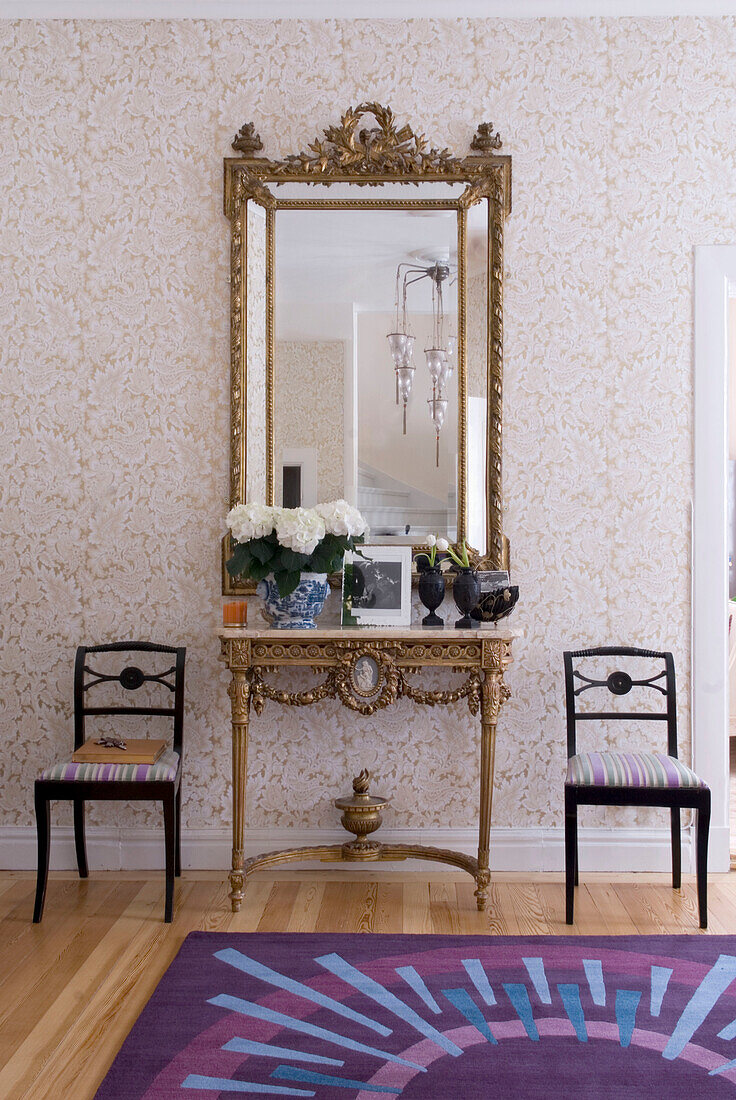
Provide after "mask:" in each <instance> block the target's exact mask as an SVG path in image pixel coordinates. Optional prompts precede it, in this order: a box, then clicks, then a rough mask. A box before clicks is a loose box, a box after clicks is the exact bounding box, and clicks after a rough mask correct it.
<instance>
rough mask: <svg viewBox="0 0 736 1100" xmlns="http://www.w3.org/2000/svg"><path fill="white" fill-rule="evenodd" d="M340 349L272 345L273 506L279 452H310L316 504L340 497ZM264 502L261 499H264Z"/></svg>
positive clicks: (319, 343) (320, 344) (336, 344)
mask: <svg viewBox="0 0 736 1100" xmlns="http://www.w3.org/2000/svg"><path fill="white" fill-rule="evenodd" d="M344 391H345V344H344V343H343V341H342V340H277V341H276V345H275V348H274V453H275V456H276V486H275V490H276V498H275V499H276V503H277V504H281V501H282V492H281V490H282V483H281V480H280V476H281V475H280V472H279V471H280V470H281V467H282V466H283V451H284V448H285V447H299V448H308V449H310V450H313V451H314V452H315V461H316V466H317V500H316V501H315V503H319V502H320V501H326V500H339V499H340V498H341V497H344V496H345V450H344V448H345V430H344V425H343V395H344ZM264 499H265V498H264Z"/></svg>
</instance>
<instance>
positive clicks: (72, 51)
mask: <svg viewBox="0 0 736 1100" xmlns="http://www.w3.org/2000/svg"><path fill="white" fill-rule="evenodd" d="M735 52H736V21H735V20H734V19H731V18H713V19H691V18H678V19H648V20H636V19H622V20H606V19H550V20H543V19H536V20H492V21H481V20H457V21H434V20H421V21H412V22H404V21H386V22H376V23H373V22H364V23H362V24H361V23H357V24H356V23H354V22H335V21H326V22H299V21H287V22H269V21H257V22H238V21H216V22H215V21H213V22H207V21H181V22H166V21H152V22H145V21H141V22H137V21H123V22H92V21H90V22H86V21H78V22H77V21H59V22H33V21H30V20H29V21H21V22H4V23H2V24H0V104H1V105H2V106H0V147H1V148H2V150H3V153H2V157H0V203H1V204H2V210H1V213H0V265H1V266H0V301H1V303H2V307H1V308H0V317H1V318H2V332H3V335H2V344H1V345H0V346H1V351H0V356H1V357H2V382H1V385H2V416H0V435H1V436H2V445H3V455H4V462H5V476H4V478H3V481H2V492H3V500H2V511H1V513H0V522H1V523H2V542H1V543H0V547H1V549H0V554H1V555H2V569H0V624H1V626H0V629H1V631H2V649H1V650H0V663H1V665H2V692H1V693H0V695H1V702H0V785H1V787H2V791H3V797H2V800H0V823H3V824H30V823H31V821H32V800H31V792H32V781H33V778H34V775H35V773H36V770H37V768H38V767H39V765H42V764H47V763H49V762H50V761H51V760H52V759H53V758H54V757H55V756H56V755H57V754H58V753H59V752H61V751H63V750H65V749H66V748H67V747H68V745H69V743H70V737H71V727H70V717H71V669H72V660H73V654H74V647H75V645H76V644H77V643H78V642H79V641H80V640H82V639H86V640H88V641H89V642H98V641H102V640H105V639H111V638H117V637H123V636H126V635H128V636H134V637H151V638H157V639H168V640H176V641H178V642H181V643H185V644H186V645H187V646H188V647H189V659H188V686H187V741H188V763H187V771H188V774H189V776H190V778H189V780H188V782H187V785H186V796H185V802H184V809H183V814H184V822H185V825H188V826H190V827H198V828H202V827H206V826H212V827H225V826H227V824H228V822H229V807H228V799H229V788H228V785H227V783H226V780H225V777H226V776H227V775H228V772H229V751H228V742H229V730H228V700H227V696H226V694H225V687H226V680H227V677H226V673H225V670H224V669H223V667H222V666H221V665H220V664H219V663H218V660H217V647H216V645H215V642H214V640H213V632H214V629H215V627H216V624H217V621H218V614H219V571H218V548H219V540H220V536H221V534H222V531H223V519H224V514H225V510H226V504H227V491H228V489H227V486H228V481H227V473H228V471H227V458H228V455H227V437H228V385H229V382H228V372H229V362H228V309H229V287H228V284H227V275H228V266H229V247H228V226H227V223H226V221H225V219H224V217H223V215H222V157H223V155H225V154H227V153H229V152H230V149H229V144H230V140H231V139H232V136H233V134H234V133H235V131H236V130H237V129H238V128H239V127H240V125H241V124H242V123H243V121H245V120H246V119H252V120H254V121H255V123H256V126H257V128H258V130H259V131H260V133H261V136H262V138H263V140H264V143H265V146H266V151H267V153H268V154H269V155H271V156H277V155H283V154H285V153H288V152H293V151H296V150H298V149H300V148H303V147H304V146H305V145H306V144H307V143H308V142H309V141H311V140H312V139H313V137H314V136H315V135H316V133H317V132H318V131H319V130H321V128H322V127H323V126H324V125H327V124H329V123H331V122H334V121H336V120H337V116H338V114H339V111H340V109H341V108H342V107H343V106H347V105H348V104H355V103H357V102H360V101H361V100H365V99H377V100H379V101H382V102H384V103H390V104H391V105H392V107H393V108H394V110H395V112H396V114H397V116H398V117H399V118H400V119H407V120H409V121H410V122H411V123H412V124H413V125H414V126H415V128H417V129H419V130H421V131H424V132H425V133H426V134H427V135H428V136H429V137H430V138H431V139H432V141H433V143H435V144H437V145H439V146H441V147H442V146H445V145H447V146H449V147H450V148H451V149H452V150H454V151H456V152H458V153H461V152H462V151H463V150H466V149H467V148H468V142H469V141H470V138H471V136H472V134H473V132H474V130H475V126H476V124H477V123H478V122H479V121H481V120H488V121H491V120H492V121H493V123H494V124H495V125H496V126H497V127H498V128H499V129H500V130H501V132H502V135H503V138H504V149H505V150H506V151H508V152H510V153H511V154H513V158H514V168H513V171H514V212H513V214H512V217H511V219H510V221H509V224H508V237H507V251H506V269H507V288H506V329H505V346H506V375H505V378H506V382H505V435H504V445H505V467H504V473H505V492H506V525H507V532H508V534H509V536H510V538H511V543H512V553H513V565H514V579H515V580H516V581H518V583H519V584H520V585H521V590H522V601H521V604H520V607H519V610H518V613H517V614H516V616H515V619H516V624H517V625H518V626H520V627H523V629H524V631H525V634H526V636H525V639H524V640H523V641H522V642H520V643H519V644H518V646H517V648H516V663H515V665H514V667H513V670H512V672H511V674H510V683H511V686H512V689H513V692H514V696H513V699H512V701H511V702H510V704H509V705H508V708H507V710H506V712H505V717H504V720H503V724H502V729H501V731H500V737H499V745H498V754H497V795H496V800H495V806H494V824H497V825H501V826H503V825H514V826H525V825H533V826H545V825H554V824H559V823H560V815H561V797H560V795H561V784H562V776H563V771H564V756H565V753H564V725H563V718H562V691H561V673H562V668H561V657H560V652H561V650H562V649H563V648H564V647H565V646H566V645H568V644H570V643H593V642H602V641H608V642H614V641H624V640H625V641H628V642H632V643H646V644H652V645H654V644H656V645H662V646H664V645H667V646H671V647H672V648H673V649H674V650H675V653H676V658H677V662H678V666H679V670H680V685H681V699H680V704H681V718H682V735H683V743H684V747H685V749H687V742H688V736H689V735H688V728H689V714H688V709H687V698H688V668H689V642H688V638H689V629H690V622H689V603H688V600H689V583H690V582H689V545H690V528H689V500H690V496H691V487H692V413H691V409H692V293H693V247H694V245H696V244H707V243H726V242H732V241H733V240H734V239H735V238H736V195H735V194H734V191H735V189H736V147H735V146H734V143H733V133H734V132H735V131H736V95H735V94H734V78H733V57H734V54H735ZM438 74H439V75H438ZM474 731H475V726H474V725H473V724H471V722H470V720H469V717H468V715H467V713H466V712H465V711H464V710H463V708H462V707H461V706H458V707H457V709H454V710H453V709H450V710H447V711H444V710H442V711H440V710H436V711H425V712H417V711H415V710H414V709H412V707H411V706H410V705H408V704H407V705H406V706H404V705H403V704H402V705H400V706H398V707H396V708H395V709H393V710H389V711H386V712H383V713H382V714H380V715H379V716H376V717H375V718H373V719H369V720H365V721H363V722H361V725H360V729H359V730H358V728H357V726H353V727H352V728H351V727H350V725H349V723H346V714H345V713H344V712H338V710H337V709H336V708H335V707H333V706H330V705H324V706H320V707H316V708H313V709H311V710H299V711H296V712H295V713H293V714H288V715H285V714H284V713H282V712H279V711H277V710H274V709H267V710H266V711H265V712H264V715H263V718H262V720H261V721H260V722H259V726H258V733H257V736H254V738H253V743H252V749H251V752H250V764H251V785H250V788H249V797H248V812H249V820H250V821H251V822H252V823H253V824H255V825H285V824H289V823H294V824H298V825H306V824H321V825H324V826H329V825H333V824H334V823H335V813H334V810H333V808H332V806H331V800H332V798H333V796H334V793H335V791H336V790H337V789H339V790H344V789H346V781H347V780H348V779H349V777H350V776H352V775H353V774H354V772H355V771H356V770H358V769H359V768H360V767H361V766H363V765H366V766H368V767H369V768H372V769H374V770H375V772H376V775H377V777H378V779H379V780H380V788H381V790H382V791H386V792H387V793H388V794H390V795H391V797H392V800H393V804H392V809H391V811H390V814H388V815H387V823H388V824H391V825H407V826H414V825H417V826H418V825H420V824H421V825H425V826H431V825H433V824H434V825H440V824H442V825H450V826H458V827H459V826H467V825H471V824H472V823H473V821H474V816H475V774H476V773H475V760H476V747H475V745H476V737H475V732H474ZM61 812H65V811H61ZM120 813H121V811H120V809H119V808H117V809H116V808H110V807H108V808H106V807H105V806H103V805H98V806H96V807H95V808H94V811H93V814H94V817H93V820H94V821H97V822H112V821H121V820H122V821H123V822H124V823H132V822H133V821H144V820H145V821H148V820H151V821H153V820H154V816H153V815H152V814H151V813H150V811H149V810H146V809H144V808H141V807H138V808H135V809H133V808H131V809H129V810H127V811H125V813H126V815H127V816H124V817H122V818H121V816H120ZM90 816H92V815H90ZM65 820H68V818H65ZM629 820H630V819H629Z"/></svg>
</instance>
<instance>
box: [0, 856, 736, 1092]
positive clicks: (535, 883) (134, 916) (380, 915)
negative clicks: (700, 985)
mask: <svg viewBox="0 0 736 1100" xmlns="http://www.w3.org/2000/svg"><path fill="white" fill-rule="evenodd" d="M34 886H35V883H34V876H33V875H31V874H30V873H27V872H17V873H13V872H0V1067H2V1068H0V1097H2V1098H3V1100H52V1098H53V1100H59V1098H61V1100H65V1098H67V1097H74V1100H91V1098H92V1097H93V1096H94V1094H95V1091H96V1090H97V1087H98V1085H99V1083H100V1081H101V1080H102V1078H103V1077H104V1076H105V1073H106V1072H107V1070H108V1068H109V1066H110V1063H111V1062H112V1060H113V1058H114V1056H115V1054H116V1053H117V1050H118V1049H119V1047H120V1045H121V1043H122V1041H123V1039H124V1038H125V1036H126V1035H127V1033H128V1031H129V1030H130V1028H131V1027H132V1025H133V1023H134V1021H135V1020H136V1018H137V1017H138V1015H139V1014H140V1012H141V1009H142V1008H143V1006H144V1005H145V1003H146V1002H147V1000H148V999H149V997H150V996H151V994H152V993H153V990H154V989H155V987H156V985H157V984H158V982H159V981H160V979H161V976H162V975H163V973H164V971H165V970H166V968H167V967H168V965H169V964H170V962H171V961H172V959H173V958H174V956H175V954H176V952H177V951H178V950H179V947H180V946H181V944H182V942H183V940H184V938H185V937H186V936H187V934H188V933H189V932H191V931H195V930H199V929H201V930H204V931H219V932H228V931H229V932H256V931H257V932H295V933H298V932H328V933H329V932H381V933H399V932H405V933H419V934H428V933H445V934H455V935H461V934H462V935H557V936H559V935H626V934H628V935H632V934H633V935H635V934H647V933H650V934H651V933H667V934H672V933H692V934H699V933H700V930H699V928H698V922H697V904H696V897H695V884H694V882H693V881H692V879H688V880H687V881H686V883H685V885H684V887H683V889H682V890H681V891H673V890H672V888H671V886H670V885H669V880H668V876H667V875H664V874H662V875H618V876H611V875H603V874H599V875H584V876H582V878H581V883H580V887H579V889H578V890H577V891H576V899H575V918H576V920H575V924H574V925H573V926H572V927H568V926H567V925H566V924H565V907H564V887H563V881H562V875H558V874H557V875H549V874H546V875H544V874H535V875H514V874H498V875H494V878H493V882H492V883H491V887H490V892H489V907H488V911H487V912H486V913H479V912H478V911H477V909H476V906H475V898H474V896H473V890H474V884H473V882H472V880H471V879H470V878H468V877H467V876H466V875H456V874H454V873H451V874H442V873H440V874H434V873H431V874H428V875H422V876H420V875H406V874H404V875H398V874H392V873H389V872H383V873H380V872H379V873H377V872H375V871H373V872H371V871H370V870H368V869H366V870H355V871H353V870H352V869H351V870H350V871H347V872H346V871H343V870H341V869H332V870H320V871H289V870H283V871H280V872H272V873H271V874H265V873H264V874H262V875H260V876H256V877H254V878H253V879H251V880H250V881H249V883H248V886H247V888H246V894H245V902H244V904H243V907H242V910H241V912H240V913H237V914H233V913H231V912H230V907H229V903H228V898H227V891H228V886H227V881H226V879H225V877H224V876H223V875H221V874H218V873H215V872H190V873H188V874H185V875H184V876H183V878H182V879H181V880H180V881H179V882H178V883H177V888H176V902H175V916H174V921H173V923H172V924H170V925H165V924H164V923H163V921H162V919H161V918H162V915H163V880H162V878H161V877H160V876H158V875H153V874H147V873H145V872H138V873H134V872H127V873H125V874H122V873H121V874H113V873H108V874H96V875H94V876H93V877H92V878H90V879H87V880H86V881H80V880H79V879H77V878H75V877H74V876H73V875H71V874H56V875H52V876H51V878H50V881H49V890H48V899H47V902H46V912H45V915H44V920H43V922H42V924H41V925H33V924H31V912H32V908H33V893H34ZM709 918H710V927H709V929H708V933H716V934H719V933H720V934H736V872H732V873H731V874H730V875H714V876H712V878H711V883H710V889H709Z"/></svg>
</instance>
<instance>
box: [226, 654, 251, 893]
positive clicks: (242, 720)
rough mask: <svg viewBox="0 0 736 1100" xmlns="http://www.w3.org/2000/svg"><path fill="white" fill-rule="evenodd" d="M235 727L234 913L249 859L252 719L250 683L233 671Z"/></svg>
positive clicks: (231, 693)
mask: <svg viewBox="0 0 736 1100" xmlns="http://www.w3.org/2000/svg"><path fill="white" fill-rule="evenodd" d="M228 695H229V696H230V705H231V709H232V723H233V860H232V870H231V872H230V901H231V903H232V909H233V913H238V912H239V911H240V906H241V904H242V901H243V885H244V876H243V860H244V857H245V784H246V778H247V775H248V718H249V715H250V683H249V681H248V676H247V673H246V672H245V671H244V670H243V669H233V673H232V680H231V682H230V686H229V688H228Z"/></svg>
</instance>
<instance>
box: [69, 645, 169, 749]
mask: <svg viewBox="0 0 736 1100" xmlns="http://www.w3.org/2000/svg"><path fill="white" fill-rule="evenodd" d="M186 652H187V651H186V648H185V647H184V646H170V645H156V644H155V643H154V642H111V643H109V644H107V645H92V646H79V648H78V649H77V658H76V661H75V664H74V748H75V749H78V748H80V747H81V746H82V745H83V744H84V739H85V731H84V726H85V718H86V717H87V715H88V714H90V715H103V714H109V715H115V714H121V715H127V714H158V715H165V716H168V717H170V718H172V719H173V723H174V741H173V747H174V751H175V752H178V753H179V754H181V751H182V735H183V726H184V660H185V657H186ZM103 653H119V654H120V655H121V660H120V665H121V666H122V667H121V668H120V671H119V672H117V673H115V674H109V673H107V672H98V671H96V670H95V669H94V668H92V667H91V663H88V659H89V656H90V655H91V654H103ZM136 653H149V654H168V655H169V658H168V660H166V661H162V662H161V664H164V665H168V667H165V668H163V669H162V670H161V671H160V672H144V671H143V670H142V669H140V668H139V667H138V666H137V665H136V664H133V663H132V662H131V660H130V655H131V654H136ZM126 657H127V659H126ZM172 662H173V663H172ZM115 682H117V683H118V684H120V687H121V688H122V689H123V699H126V698H127V697H128V693H129V692H134V691H137V690H138V688H140V687H142V686H143V684H145V683H156V684H161V685H162V686H163V687H164V688H167V689H168V690H169V691H170V692H171V693H172V695H173V701H172V702H173V705H172V706H170V707H154V706H137V705H136V704H135V702H133V703H127V702H124V703H122V704H117V705H109V704H107V705H105V706H99V707H94V706H90V705H89V698H90V696H89V694H88V693H89V692H90V691H91V690H92V689H93V688H95V687H98V686H99V685H100V684H111V683H115Z"/></svg>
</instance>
